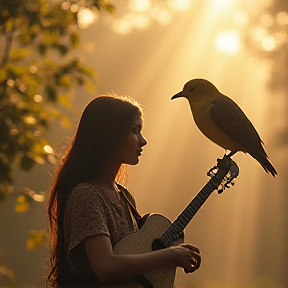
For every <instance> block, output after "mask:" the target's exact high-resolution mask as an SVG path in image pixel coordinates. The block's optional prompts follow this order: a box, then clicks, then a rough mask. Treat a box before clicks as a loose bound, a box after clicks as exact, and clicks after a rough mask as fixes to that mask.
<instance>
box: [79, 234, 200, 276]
mask: <svg viewBox="0 0 288 288" xmlns="http://www.w3.org/2000/svg"><path fill="white" fill-rule="evenodd" d="M84 247H85V251H86V254H87V258H88V260H89V262H90V265H91V267H92V269H93V271H94V273H95V274H96V276H97V277H98V278H99V279H100V281H102V282H117V281H125V280H129V279H132V278H134V277H136V276H138V275H140V274H143V273H145V272H147V271H149V270H152V269H155V268H158V267H161V266H165V265H172V266H173V265H174V266H175V267H176V266H177V267H182V268H184V270H185V272H186V273H191V272H194V271H195V270H196V269H198V268H199V266H200V262H201V257H200V254H199V253H200V252H199V249H198V248H197V247H195V246H193V245H191V244H181V245H179V246H173V247H171V248H167V249H161V250H158V251H153V252H148V253H143V254H131V255H115V254H114V253H113V248H112V245H111V241H110V238H109V237H108V236H107V235H95V236H90V237H88V238H86V239H85V240H84Z"/></svg>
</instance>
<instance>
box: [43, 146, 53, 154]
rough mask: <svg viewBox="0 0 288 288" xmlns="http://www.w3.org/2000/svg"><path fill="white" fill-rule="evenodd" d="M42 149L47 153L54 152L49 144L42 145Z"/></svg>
mask: <svg viewBox="0 0 288 288" xmlns="http://www.w3.org/2000/svg"><path fill="white" fill-rule="evenodd" d="M43 150H44V151H45V152H46V153H48V154H52V153H53V152H54V150H53V148H52V147H51V146H50V145H45V146H44V147H43Z"/></svg>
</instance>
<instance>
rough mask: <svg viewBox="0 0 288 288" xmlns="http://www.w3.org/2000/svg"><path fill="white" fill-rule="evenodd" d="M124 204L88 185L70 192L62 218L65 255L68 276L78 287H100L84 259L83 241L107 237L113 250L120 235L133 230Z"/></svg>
mask: <svg viewBox="0 0 288 288" xmlns="http://www.w3.org/2000/svg"><path fill="white" fill-rule="evenodd" d="M123 189H124V188H123ZM126 193H127V190H126ZM120 195H121V197H123V199H124V198H125V197H124V195H123V194H122V193H120ZM129 198H130V197H129ZM132 199H133V197H132ZM133 200H134V199H133ZM124 203H125V205H119V204H117V203H115V202H114V201H112V200H111V199H110V198H109V197H108V196H107V194H106V193H105V192H104V191H103V190H102V189H101V188H99V187H96V186H94V185H92V184H90V183H81V184H78V185H77V186H76V187H75V188H73V190H72V191H71V193H70V195H69V197H68V201H67V204H66V208H65V214H64V237H65V239H64V240H65V247H66V251H65V253H66V255H67V256H68V261H69V265H70V269H71V272H72V273H73V275H74V277H75V280H76V281H77V283H79V284H80V285H81V286H82V285H83V286H84V285H85V286H87V287H89V286H93V287H97V283H100V281H99V280H98V279H97V277H96V275H95V274H94V272H93V270H92V268H91V266H90V264H89V261H88V259H87V257H86V253H85V249H84V245H83V240H84V239H85V238H87V237H89V236H92V235H100V234H103V235H107V236H109V237H110V239H111V243H112V246H114V245H115V244H116V242H117V240H118V239H120V238H121V237H122V236H123V235H125V234H127V233H130V232H133V231H136V230H137V224H136V223H135V221H133V219H132V217H131V214H130V213H131V212H130V211H129V208H128V203H127V200H126V198H125V199H124ZM133 204H134V203H133Z"/></svg>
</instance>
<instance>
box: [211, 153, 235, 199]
mask: <svg viewBox="0 0 288 288" xmlns="http://www.w3.org/2000/svg"><path fill="white" fill-rule="evenodd" d="M223 160H225V161H226V162H225V164H226V165H227V167H228V173H227V174H226V175H225V176H224V178H223V180H222V181H221V184H220V185H219V187H218V189H217V191H218V194H221V193H222V192H223V191H224V190H225V189H226V188H230V187H231V186H234V185H235V183H234V181H233V180H234V179H235V178H237V176H238V175H239V167H238V166H237V164H236V163H235V162H234V161H233V160H231V158H229V157H227V156H226V157H225V156H224V157H223V158H222V159H217V166H214V167H212V168H211V169H209V171H208V172H207V176H209V177H213V176H215V175H216V172H217V171H218V169H219V164H220V165H221V164H222V163H221V161H223Z"/></svg>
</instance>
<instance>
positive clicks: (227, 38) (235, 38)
mask: <svg viewBox="0 0 288 288" xmlns="http://www.w3.org/2000/svg"><path fill="white" fill-rule="evenodd" d="M214 43H215V46H216V48H217V49H218V50H219V51H222V52H224V53H227V54H229V55H235V54H237V53H238V52H239V50H240V46H241V41H240V34H239V32H238V31H237V30H231V31H227V32H225V33H222V34H220V35H218V36H217V37H216V39H215V42H214Z"/></svg>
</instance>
